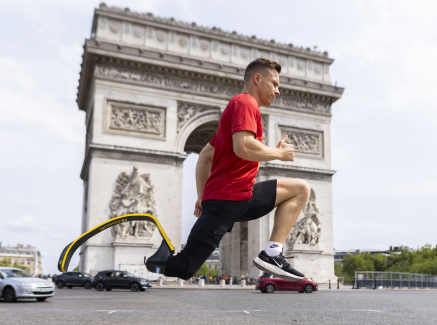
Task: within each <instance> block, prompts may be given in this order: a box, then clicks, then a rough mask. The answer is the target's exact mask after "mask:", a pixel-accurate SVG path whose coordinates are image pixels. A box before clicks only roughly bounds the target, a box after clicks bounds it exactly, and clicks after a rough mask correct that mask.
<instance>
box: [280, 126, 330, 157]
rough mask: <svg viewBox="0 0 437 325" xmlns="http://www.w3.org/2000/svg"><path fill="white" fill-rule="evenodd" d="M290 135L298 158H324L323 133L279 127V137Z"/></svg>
mask: <svg viewBox="0 0 437 325" xmlns="http://www.w3.org/2000/svg"><path fill="white" fill-rule="evenodd" d="M285 135H288V139H287V143H289V144H292V145H293V146H294V149H295V150H296V155H297V156H304V157H305V156H306V157H314V158H323V132H321V131H315V130H307V129H299V128H294V127H289V126H283V125H279V137H278V138H280V139H282V137H283V136H285Z"/></svg>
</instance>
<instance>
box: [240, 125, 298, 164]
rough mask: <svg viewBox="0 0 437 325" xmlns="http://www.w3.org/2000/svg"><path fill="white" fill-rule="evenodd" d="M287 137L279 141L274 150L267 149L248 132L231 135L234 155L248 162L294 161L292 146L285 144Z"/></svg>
mask: <svg viewBox="0 0 437 325" xmlns="http://www.w3.org/2000/svg"><path fill="white" fill-rule="evenodd" d="M287 138H288V136H287V135H286V136H285V137H283V138H282V140H281V141H279V143H278V145H277V146H276V148H272V147H268V146H266V145H264V144H263V143H262V142H261V141H258V140H257V139H256V138H255V134H254V133H252V132H250V131H239V132H235V133H234V134H233V135H232V143H233V148H234V153H235V154H236V155H237V156H238V157H239V158H241V159H245V160H248V161H270V160H275V159H279V160H282V161H294V148H293V145H291V144H288V143H286V142H285V141H287Z"/></svg>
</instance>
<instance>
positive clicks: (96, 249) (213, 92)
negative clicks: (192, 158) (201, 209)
mask: <svg viewBox="0 0 437 325" xmlns="http://www.w3.org/2000/svg"><path fill="white" fill-rule="evenodd" d="M258 57H267V58H271V59H274V60H277V61H278V62H280V64H281V65H282V72H281V76H280V82H281V86H280V90H281V95H280V96H278V97H277V98H276V99H275V101H274V102H273V104H272V105H271V106H270V107H261V113H262V119H263V126H264V134H265V135H266V136H265V138H264V142H265V144H267V145H269V146H276V144H277V142H278V141H279V140H280V139H281V138H282V137H283V135H285V134H288V135H289V142H290V143H292V144H293V145H294V146H295V148H296V159H295V160H296V161H295V162H294V163H284V162H279V161H273V162H269V163H262V164H261V167H260V171H259V173H258V176H257V181H263V180H268V179H273V178H282V177H300V178H304V179H306V180H307V181H308V183H309V184H310V186H311V188H312V196H311V200H310V202H308V204H307V206H306V208H305V211H304V213H303V214H302V216H301V217H300V219H299V220H298V225H297V227H295V229H293V231H292V232H291V233H290V236H289V238H288V239H287V246H286V249H287V250H288V251H292V252H293V254H294V255H295V256H296V258H295V260H294V263H295V264H296V267H297V268H298V269H299V270H303V271H304V272H305V271H307V272H309V273H310V275H311V276H312V277H315V278H317V277H318V278H320V279H328V278H332V277H334V266H333V265H334V263H333V256H334V250H333V240H332V207H331V203H332V193H331V181H332V176H333V174H334V171H332V170H331V149H330V125H331V105H332V104H333V103H334V102H335V101H336V100H338V99H339V98H340V97H341V95H342V93H343V88H339V87H336V86H333V85H332V84H331V81H330V77H329V67H330V65H331V64H332V62H333V59H331V58H329V57H328V54H327V53H326V52H324V53H320V52H317V51H315V50H312V49H303V48H298V47H294V46H293V45H291V44H290V45H284V44H278V43H276V42H274V41H265V40H260V39H257V38H256V37H247V36H242V35H239V34H237V33H235V32H233V33H228V32H224V31H222V30H221V29H217V28H205V27H200V26H197V25H196V24H195V23H192V24H188V23H182V22H178V21H175V20H174V19H164V18H159V17H155V16H154V15H153V14H150V13H145V14H143V13H137V12H132V11H130V10H129V9H120V8H116V7H108V6H106V5H105V4H102V5H100V7H99V9H96V10H95V14H94V19H93V24H92V31H91V37H90V39H87V40H86V41H85V45H84V54H83V62H82V70H81V74H80V81H79V87H78V96H77V103H78V106H79V109H80V110H82V111H84V112H85V113H86V118H85V123H86V130H87V134H86V148H85V152H86V153H85V159H84V163H83V167H82V172H81V178H82V179H83V184H84V200H83V218H82V232H86V231H88V230H89V229H91V228H92V227H95V226H96V225H98V224H100V223H102V222H104V221H106V220H108V218H113V217H116V216H120V215H123V214H126V213H151V214H153V215H155V216H156V217H157V218H158V219H159V221H160V222H161V224H162V225H163V227H164V229H165V230H166V232H167V234H168V235H169V237H170V239H171V240H172V243H173V244H174V245H175V247H176V249H177V250H179V248H180V246H181V198H182V162H183V161H184V159H185V158H186V157H187V154H188V153H191V152H195V153H199V152H200V150H201V149H202V148H203V147H204V146H205V145H206V143H208V141H209V140H210V139H211V138H212V136H213V135H214V134H215V131H216V128H217V125H218V121H219V119H220V116H221V113H222V112H223V110H224V109H225V107H226V105H227V103H228V101H229V100H230V98H232V96H234V95H236V94H238V93H240V92H241V91H242V88H243V76H244V69H245V67H246V66H247V64H248V63H249V62H250V61H251V60H253V59H255V58H258ZM272 224H273V213H271V214H270V215H269V216H267V217H264V218H262V219H260V220H257V221H253V222H249V223H241V224H237V225H235V226H234V230H233V231H232V233H230V234H227V235H226V236H225V237H224V239H223V242H222V244H221V245H220V249H221V251H220V273H221V274H234V275H241V274H247V275H251V276H255V275H257V274H258V273H259V271H258V270H257V269H256V268H254V267H253V266H252V262H251V261H252V259H253V258H254V257H255V256H256V255H257V254H258V253H259V251H260V250H261V249H263V248H264V246H265V244H266V242H267V240H268V236H269V234H270V232H271V229H272ZM160 242H161V238H160V236H159V234H158V233H157V231H155V229H154V227H153V225H152V224H148V223H130V224H122V225H119V226H117V228H113V229H111V231H106V232H102V233H100V234H99V235H97V236H95V237H93V238H91V239H90V240H88V242H87V243H86V244H84V245H83V246H82V248H81V252H80V255H81V262H80V267H81V270H82V271H88V272H90V271H92V270H96V269H104V268H114V267H115V268H116V267H117V266H118V265H120V264H131V263H141V261H143V257H144V256H145V255H146V256H149V255H151V254H153V253H154V252H155V251H156V249H157V248H158V247H159V245H160Z"/></svg>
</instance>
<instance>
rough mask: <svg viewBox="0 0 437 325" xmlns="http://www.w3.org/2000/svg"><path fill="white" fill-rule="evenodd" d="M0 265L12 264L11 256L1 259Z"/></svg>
mask: <svg viewBox="0 0 437 325" xmlns="http://www.w3.org/2000/svg"><path fill="white" fill-rule="evenodd" d="M0 266H12V262H11V259H10V258H4V259H2V260H0Z"/></svg>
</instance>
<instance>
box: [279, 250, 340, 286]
mask: <svg viewBox="0 0 437 325" xmlns="http://www.w3.org/2000/svg"><path fill="white" fill-rule="evenodd" d="M284 255H286V256H294V258H292V259H288V262H289V263H290V264H291V265H292V266H293V267H294V268H295V269H296V270H298V271H299V272H302V273H303V274H305V276H306V277H307V278H308V279H310V278H312V279H313V280H315V281H317V282H318V283H325V282H326V283H328V282H329V280H331V283H337V277H336V276H335V274H334V252H332V253H329V252H324V251H322V250H319V249H318V246H310V245H304V244H300V245H299V244H295V245H294V246H293V248H292V249H288V251H287V252H286V253H285V254H284Z"/></svg>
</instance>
